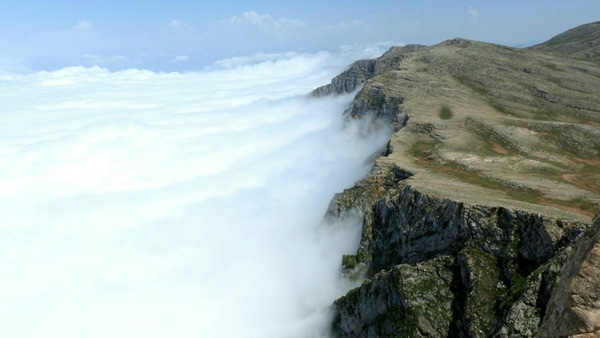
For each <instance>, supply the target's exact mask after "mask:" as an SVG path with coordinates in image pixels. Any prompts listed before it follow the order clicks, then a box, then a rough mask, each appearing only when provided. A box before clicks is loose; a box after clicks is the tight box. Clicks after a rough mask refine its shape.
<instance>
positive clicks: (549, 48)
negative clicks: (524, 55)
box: [529, 21, 600, 60]
mask: <svg viewBox="0 0 600 338" xmlns="http://www.w3.org/2000/svg"><path fill="white" fill-rule="evenodd" d="M529 49H532V50H539V51H542V52H547V53H556V54H560V55H563V56H570V57H574V58H579V59H596V60H597V59H600V21H596V22H592V23H588V24H585V25H581V26H578V27H575V28H573V29H569V30H568V31H566V32H564V33H562V34H559V35H557V36H555V37H553V38H552V39H550V40H548V41H546V42H544V43H540V44H539V45H535V46H532V47H529Z"/></svg>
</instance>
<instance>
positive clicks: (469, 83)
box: [453, 75, 490, 96]
mask: <svg viewBox="0 0 600 338" xmlns="http://www.w3.org/2000/svg"><path fill="white" fill-rule="evenodd" d="M453 77H454V79H455V80H456V81H458V82H459V83H460V84H462V85H463V86H465V87H467V88H470V89H471V90H473V91H474V92H476V93H478V94H479V95H482V96H488V95H489V94H490V91H489V89H487V88H485V87H484V86H483V85H482V84H480V83H477V82H475V81H473V80H471V79H469V78H468V77H466V76H462V75H453Z"/></svg>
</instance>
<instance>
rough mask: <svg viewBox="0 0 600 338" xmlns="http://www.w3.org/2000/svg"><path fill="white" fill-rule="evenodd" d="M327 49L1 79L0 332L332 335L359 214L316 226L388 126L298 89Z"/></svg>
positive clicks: (326, 61)
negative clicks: (378, 131) (182, 69)
mask: <svg viewBox="0 0 600 338" xmlns="http://www.w3.org/2000/svg"><path fill="white" fill-rule="evenodd" d="M268 58H269V57H267V59H268ZM334 62H337V63H342V64H343V63H345V62H346V60H345V59H344V58H340V56H339V55H334V54H329V53H318V54H315V55H310V54H305V55H296V56H294V55H289V57H287V58H281V59H271V60H268V61H264V62H262V63H260V64H253V65H250V66H243V67H237V68H236V69H225V70H223V69H221V70H216V71H215V70H213V71H206V72H202V73H185V74H180V73H154V72H151V71H146V70H137V69H129V70H124V71H119V72H110V71H108V70H107V69H103V68H100V67H92V68H85V67H70V68H65V69H61V70H59V71H54V72H39V73H34V74H29V75H19V76H12V77H6V78H4V79H3V81H0V102H4V104H3V107H2V109H3V114H0V135H2V139H1V140H0V167H1V168H2V175H0V196H2V203H0V218H1V219H2V220H3V222H2V223H1V224H0V243H1V245H0V266H1V267H2V272H3V275H2V278H1V279H0V302H1V303H2V307H0V327H2V333H3V335H4V336H6V337H22V338H32V337H40V336H47V337H59V336H60V337H64V338H74V337H90V338H96V337H107V336H110V337H111V338H141V337H144V338H155V337H181V338H187V337H198V336H202V337H224V338H227V337H248V338H254V337H292V338H293V337H322V336H325V333H324V332H326V331H327V329H328V327H329V323H328V320H329V317H328V316H327V313H326V312H327V310H326V309H327V308H328V306H329V305H330V304H331V302H332V301H333V300H334V299H335V298H336V297H338V296H340V295H341V294H342V293H343V292H344V290H345V288H347V287H348V285H346V284H344V283H343V282H342V281H341V280H340V279H339V264H340V257H341V255H342V254H343V253H349V252H351V251H352V250H354V249H355V248H356V245H357V244H358V238H359V233H360V224H358V223H356V224H337V225H331V226H327V227H319V226H318V225H319V222H320V220H321V217H322V216H323V213H324V211H325V208H326V207H327V203H328V201H329V199H330V198H331V197H332V195H333V194H334V193H335V192H337V191H341V190H342V189H343V188H345V187H348V186H350V185H352V184H353V183H354V181H355V180H356V179H358V178H360V177H362V175H364V174H365V173H366V172H368V170H369V166H368V165H365V163H364V159H365V158H366V157H367V156H369V155H370V154H372V153H374V152H375V151H376V150H377V149H379V148H380V146H382V145H383V144H384V143H385V141H386V139H387V137H386V135H383V134H382V135H373V137H372V138H370V139H364V140H359V138H358V137H357V135H356V130H354V129H353V127H356V126H355V125H353V124H350V125H349V127H348V128H346V129H342V126H343V120H342V116H341V113H342V111H343V110H344V108H345V106H346V105H347V104H348V103H349V101H350V100H351V99H352V96H351V95H347V96H338V97H331V98H324V99H318V100H317V99H311V98H307V97H306V96H305V94H306V93H307V92H308V90H310V89H312V88H314V87H316V86H318V85H321V84H323V83H325V82H328V80H329V79H330V77H331V76H333V75H335V74H333V73H334V72H335V71H333V70H332V63H334ZM337 67H338V68H337V69H339V67H342V65H340V64H338V65H337ZM333 69H335V68H333ZM307 276H310V278H307ZM23 304H26V305H27V306H26V307H23ZM32 321H34V322H35V323H36V325H31V322H32Z"/></svg>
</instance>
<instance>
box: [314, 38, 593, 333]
mask: <svg viewBox="0 0 600 338" xmlns="http://www.w3.org/2000/svg"><path fill="white" fill-rule="evenodd" d="M361 86H362V89H360V91H359V92H358V94H356V97H355V99H354V101H353V102H352V103H351V105H350V106H349V107H348V109H347V110H346V111H345V113H344V114H345V115H346V116H347V117H348V118H356V119H361V118H364V117H365V116H367V115H373V116H375V117H376V121H378V123H386V124H391V125H392V127H393V128H394V130H395V132H394V134H393V135H392V137H391V139H390V141H389V143H388V146H387V149H386V151H385V152H384V153H383V154H382V156H380V157H379V158H377V160H376V161H375V164H374V167H373V170H372V171H371V173H370V174H369V176H368V177H366V178H365V179H363V180H362V181H360V182H358V183H357V184H356V186H355V187H353V188H350V189H346V190H345V191H344V192H342V193H340V194H338V195H336V196H335V198H334V199H333V200H332V203H331V205H330V208H329V211H328V215H327V218H340V217H342V218H343V217H350V216H351V215H354V216H358V217H361V218H362V219H363V230H362V239H361V243H360V247H359V249H358V251H357V253H356V254H355V255H347V256H344V257H343V262H342V265H343V267H342V271H343V273H344V274H345V275H346V276H347V277H349V278H355V279H362V278H364V277H367V279H366V280H365V282H364V283H363V284H362V286H361V287H359V288H357V289H355V290H353V291H351V292H350V293H348V295H347V296H345V297H342V298H341V299H340V300H338V301H336V303H335V305H334V310H335V321H334V325H333V329H334V332H335V333H336V335H337V336H340V337H378V336H390V335H391V336H398V335H402V336H406V335H408V336H434V337H437V336H440V337H441V336H460V337H463V336H464V337H480V336H506V337H509V336H511V337H512V336H523V337H530V336H535V335H536V334H537V332H538V329H539V327H540V325H542V322H543V319H544V314H545V312H546V308H547V304H548V302H549V301H550V298H551V297H552V296H553V295H554V294H556V292H554V288H555V286H556V285H560V284H559V283H560V282H559V280H560V278H559V277H558V276H559V275H560V274H561V272H562V271H563V270H564V269H563V268H564V264H565V262H566V261H567V260H568V259H569V253H570V252H571V250H572V248H573V246H575V245H576V242H577V240H578V238H579V237H581V236H582V233H584V231H585V229H586V228H588V227H589V226H590V219H591V217H593V216H594V215H595V214H596V212H597V211H598V206H599V205H600V162H599V161H597V159H598V158H599V157H600V141H599V140H600V97H598V95H597V93H598V92H597V88H600V67H599V66H598V64H596V63H595V62H590V61H589V60H579V59H576V58H573V57H565V56H564V55H555V54H552V53H551V52H546V51H541V50H537V49H517V48H511V47H505V46H500V45H494V44H489V43H484V42H477V41H472V40H468V39H463V38H455V39H451V40H446V41H443V42H441V43H439V44H437V45H434V46H430V47H428V46H421V45H408V46H405V47H392V48H390V50H388V51H387V52H386V53H384V54H383V55H382V56H381V57H380V58H377V59H373V60H360V61H357V62H355V63H354V64H353V65H352V66H351V67H350V69H348V70H347V71H345V72H343V73H342V74H340V75H338V76H337V77H335V78H334V79H333V80H332V81H331V83H330V84H328V85H325V86H322V87H320V88H317V89H315V91H313V93H312V95H313V96H316V97H318V96H322V95H332V94H340V93H345V92H351V91H354V90H356V89H357V88H360V87H361ZM532 231H533V232H532ZM535 257H537V258H535ZM482 267H483V268H484V270H481V268H482ZM486 271H487V272H490V271H491V272H493V273H492V275H493V276H492V277H490V276H487V275H486V273H487V272H486ZM494 271H495V272H494ZM436 276H437V277H436ZM442 276H450V277H442ZM439 278H442V281H441V282H440V280H439ZM415 280H420V281H421V282H422V283H429V284H431V285H432V287H431V289H430V290H420V289H419V288H418V283H417V284H414V281H415ZM411 281H413V282H411ZM411 283H412V284H411ZM411 285H412V286H411ZM415 288H416V289H415ZM414 294H419V295H420V298H419V299H417V298H414ZM382 295H385V296H382ZM442 295H445V296H442ZM490 295H491V296H490ZM411 297H412V298H411ZM439 297H442V298H444V297H445V298H444V299H448V301H447V302H446V303H444V304H443V305H440V304H439V303H436V299H438V298H439ZM411 299H412V300H411ZM473 304H479V308H478V307H477V306H475V305H473ZM474 306H475V307H474ZM440 307H442V308H445V309H446V310H447V311H449V312H450V313H452V316H451V317H449V318H446V317H444V318H441V317H439V311H436V310H435V308H438V309H439V308H440ZM592 307H593V306H592ZM484 309H487V310H485V311H484ZM479 310H480V311H479ZM432 314H434V315H432ZM435 314H437V315H435ZM436 316H437V317H436ZM438 321H441V322H439V323H438Z"/></svg>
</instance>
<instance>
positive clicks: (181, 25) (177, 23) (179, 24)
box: [169, 20, 192, 30]
mask: <svg viewBox="0 0 600 338" xmlns="http://www.w3.org/2000/svg"><path fill="white" fill-rule="evenodd" d="M169 27H170V28H174V29H186V30H189V29H192V26H191V25H190V24H188V23H187V22H185V21H182V20H171V22H169Z"/></svg>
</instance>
